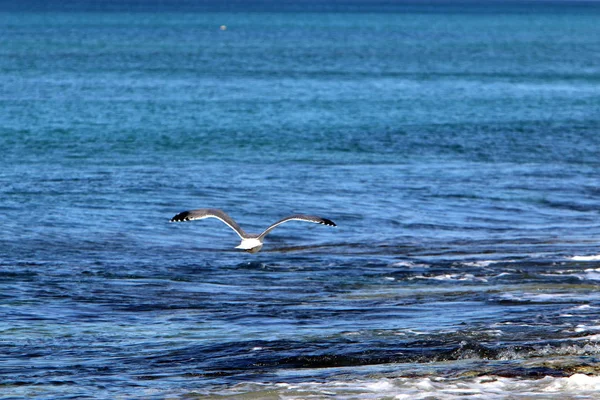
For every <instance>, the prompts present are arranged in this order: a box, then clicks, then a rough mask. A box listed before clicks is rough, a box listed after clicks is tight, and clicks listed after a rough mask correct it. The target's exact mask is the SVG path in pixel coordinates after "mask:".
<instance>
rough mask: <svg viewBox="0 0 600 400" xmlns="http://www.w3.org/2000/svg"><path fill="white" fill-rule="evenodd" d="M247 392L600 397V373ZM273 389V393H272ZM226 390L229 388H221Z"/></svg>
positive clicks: (403, 399)
mask: <svg viewBox="0 0 600 400" xmlns="http://www.w3.org/2000/svg"><path fill="white" fill-rule="evenodd" d="M235 392H237V393H240V392H243V393H244V395H245V396H248V398H255V397H252V393H257V394H260V393H267V392H269V393H270V394H271V395H274V396H273V398H279V399H286V400H299V399H309V398H310V399H325V398H327V399H348V398H353V399H381V398H390V399H396V400H408V399H415V400H418V399H423V400H425V399H433V398H435V399H439V400H458V399H464V398H468V399H471V400H474V399H477V400H483V399H486V400H488V399H489V400H499V399H508V398H511V399H512V398H527V399H534V398H535V399H538V398H539V399H542V398H544V399H546V398H550V397H548V396H550V395H553V397H552V398H554V396H558V395H560V398H561V400H571V399H573V400H574V399H597V398H598V393H600V377H599V376H588V375H584V374H574V375H571V376H569V377H564V378H556V377H550V376H547V377H545V378H542V379H520V378H501V377H494V376H483V377H478V378H468V379H467V378H460V379H446V378H435V377H423V378H395V379H391V378H379V379H365V380H348V381H330V382H324V383H319V382H305V383H297V384H293V385H291V384H284V383H280V384H274V385H269V384H247V385H238V386H237V387H236V388H233V390H232V392H231V393H229V394H230V395H233V394H236V393H235ZM273 392H275V393H273ZM219 394H220V395H227V393H219Z"/></svg>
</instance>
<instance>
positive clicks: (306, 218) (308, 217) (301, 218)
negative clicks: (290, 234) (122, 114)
mask: <svg viewBox="0 0 600 400" xmlns="http://www.w3.org/2000/svg"><path fill="white" fill-rule="evenodd" d="M288 221H306V222H313V223H315V224H321V225H328V226H337V225H336V224H335V222H333V221H332V220H330V219H327V218H321V217H316V216H314V215H303V214H296V215H290V216H289V217H285V218H283V219H280V220H279V221H277V222H275V223H274V224H273V225H271V226H269V227H268V228H267V229H265V231H264V232H263V233H261V234H260V235H258V238H259V239H261V240H262V239H263V238H264V237H265V236H266V235H267V234H268V233H269V232H271V231H272V230H273V229H275V228H276V227H277V226H279V225H281V224H283V223H284V222H288Z"/></svg>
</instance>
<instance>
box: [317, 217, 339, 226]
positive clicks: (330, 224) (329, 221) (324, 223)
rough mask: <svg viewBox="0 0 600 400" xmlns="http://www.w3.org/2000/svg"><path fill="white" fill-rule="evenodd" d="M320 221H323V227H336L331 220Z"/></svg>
mask: <svg viewBox="0 0 600 400" xmlns="http://www.w3.org/2000/svg"><path fill="white" fill-rule="evenodd" d="M321 219H322V220H323V222H321V223H322V224H323V225H328V226H337V225H336V224H335V222H333V221H332V220H330V219H327V218H321Z"/></svg>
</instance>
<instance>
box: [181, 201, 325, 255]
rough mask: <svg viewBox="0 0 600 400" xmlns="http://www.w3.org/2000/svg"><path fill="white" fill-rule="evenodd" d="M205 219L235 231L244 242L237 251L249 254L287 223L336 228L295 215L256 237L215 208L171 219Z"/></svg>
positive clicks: (309, 217) (190, 212)
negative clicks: (276, 228) (278, 227)
mask: <svg viewBox="0 0 600 400" xmlns="http://www.w3.org/2000/svg"><path fill="white" fill-rule="evenodd" d="M205 218H216V219H218V220H220V221H222V222H223V223H225V224H226V225H227V226H229V227H230V228H231V229H233V230H234V231H235V233H237V234H238V236H239V237H240V238H241V239H242V242H241V243H240V244H239V245H238V246H236V249H241V250H245V251H247V252H248V253H258V252H259V251H260V249H262V247H263V241H264V239H265V236H266V235H267V234H268V233H269V232H271V231H272V230H273V229H274V228H275V227H277V226H279V225H281V224H283V223H284V222H287V221H305V222H313V223H316V224H322V225H328V226H336V224H335V223H334V222H333V221H332V220H330V219H327V218H321V217H316V216H314V215H304V214H295V215H290V216H289V217H285V218H282V219H280V220H279V221H277V222H275V223H274V224H272V225H271V226H269V227H268V228H267V229H265V230H264V231H263V232H262V233H261V234H259V235H256V234H251V233H246V232H245V231H244V230H243V229H242V228H241V227H240V226H239V225H238V224H237V223H236V222H235V221H234V220H233V219H232V218H231V217H230V216H229V215H227V214H226V213H225V212H223V211H221V210H218V209H215V208H199V209H197V210H190V211H183V212H181V213H179V214H177V215H175V216H174V217H173V218H171V222H182V221H193V220H195V219H205Z"/></svg>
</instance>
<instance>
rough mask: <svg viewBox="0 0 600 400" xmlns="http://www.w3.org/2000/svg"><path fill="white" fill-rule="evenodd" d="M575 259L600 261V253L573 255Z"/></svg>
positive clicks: (572, 258)
mask: <svg viewBox="0 0 600 400" xmlns="http://www.w3.org/2000/svg"><path fill="white" fill-rule="evenodd" d="M571 260H573V261H600V254H596V255H591V256H573V257H571Z"/></svg>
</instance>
